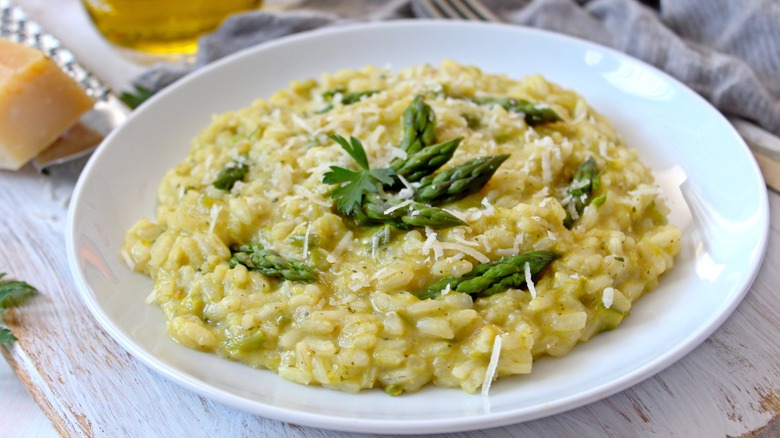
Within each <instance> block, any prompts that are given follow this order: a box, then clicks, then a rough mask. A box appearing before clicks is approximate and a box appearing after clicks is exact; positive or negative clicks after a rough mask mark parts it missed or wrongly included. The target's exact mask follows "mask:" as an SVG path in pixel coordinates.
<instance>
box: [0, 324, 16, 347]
mask: <svg viewBox="0 0 780 438" xmlns="http://www.w3.org/2000/svg"><path fill="white" fill-rule="evenodd" d="M15 340H16V336H14V334H13V333H11V330H8V329H7V328H5V327H0V344H10V343H11V342H14V341H15Z"/></svg>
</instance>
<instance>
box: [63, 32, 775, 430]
mask: <svg viewBox="0 0 780 438" xmlns="http://www.w3.org/2000/svg"><path fill="white" fill-rule="evenodd" d="M409 26H411V27H431V26H433V27H464V28H467V27H473V28H487V27H502V28H505V29H506V30H508V31H514V32H517V33H518V34H523V33H525V32H527V33H531V34H537V35H540V36H541V37H543V38H553V39H558V40H561V41H564V43H565V44H576V45H580V46H582V45H584V46H590V47H596V48H598V49H599V50H602V51H605V52H607V53H609V54H610V55H611V56H614V57H616V58H618V59H623V60H629V61H630V62H632V63H637V64H639V65H640V66H641V67H643V68H645V69H649V70H651V71H652V72H654V73H655V74H658V75H660V76H661V77H662V78H663V79H664V80H666V81H671V82H673V83H675V84H676V85H677V86H679V87H681V88H682V89H684V90H686V91H688V92H690V94H691V95H692V97H694V98H695V99H698V100H699V101H700V103H703V104H705V105H706V106H709V107H711V108H712V109H713V111H714V112H715V114H717V116H719V118H720V119H721V120H720V121H721V122H722V123H725V124H726V125H727V126H728V127H729V128H730V130H731V131H733V133H734V136H735V138H737V139H739V140H740V141H741V140H742V139H741V136H739V135H738V133H737V132H736V130H735V129H734V128H733V126H731V124H730V123H728V121H727V119H726V118H725V116H723V114H722V113H721V112H720V111H719V110H717V109H716V108H714V107H713V106H712V105H711V104H710V103H709V102H708V101H706V100H705V99H704V98H703V97H701V96H700V95H699V94H698V93H696V92H693V91H692V90H691V89H690V87H688V86H687V85H685V84H684V83H682V82H680V81H679V80H677V79H676V78H674V77H672V76H671V75H669V74H668V73H666V72H663V71H662V70H660V69H658V68H656V67H654V66H652V65H650V64H647V63H646V62H644V61H642V60H640V59H637V58H634V57H633V56H631V55H628V54H625V53H623V52H620V51H617V50H615V49H612V48H610V47H606V46H603V45H601V44H598V43H594V42H591V41H587V40H583V39H579V38H576V37H572V36H569V35H565V34H561V33H556V32H551V31H548V30H544V29H538V28H532V27H526V26H519V25H514V24H498V23H478V22H457V23H451V22H446V21H439V20H420V19H415V20H392V21H386V22H370V23H351V24H347V25H340V26H328V27H325V28H320V29H315V30H310V31H305V32H300V33H297V34H293V35H288V36H285V37H281V38H278V39H274V40H271V41H268V42H265V43H262V44H259V45H256V46H253V47H249V48H246V49H243V50H240V51H238V52H236V53H233V54H231V55H229V56H226V57H224V58H222V59H220V60H218V61H215V62H213V63H211V64H209V65H207V66H205V67H203V68H201V69H199V70H198V71H196V72H194V73H191V74H190V75H188V76H187V77H185V78H183V79H182V80H180V81H177V82H176V83H174V84H172V85H171V86H169V87H167V88H166V89H164V90H162V91H161V92H159V93H157V94H156V95H155V96H153V97H152V98H151V99H149V102H148V103H147V102H145V103H144V104H143V105H142V106H141V107H140V108H141V109H143V108H144V107H146V106H147V105H151V104H152V102H155V101H157V100H160V99H166V96H167V95H168V94H170V93H172V92H174V91H175V90H176V89H177V88H178V87H181V86H184V84H186V83H187V82H189V81H191V80H194V78H197V77H200V76H202V75H207V74H210V72H211V71H214V70H217V69H222V68H225V67H224V66H226V65H230V64H231V63H233V62H236V60H239V59H242V58H245V57H253V56H258V55H257V53H261V52H263V51H266V50H269V49H271V48H274V47H277V46H280V45H286V44H290V43H293V42H296V41H301V40H307V39H314V38H317V37H319V36H325V35H329V34H340V33H349V32H372V31H374V29H379V28H383V29H387V28H391V27H399V28H406V27H409ZM138 113H139V112H138V111H134V112H133V114H131V117H130V119H129V120H128V121H130V120H133V119H134V118H135V117H136V114H138ZM125 124H127V122H126V123H125ZM123 127H124V125H123V126H122V127H120V128H118V129H115V130H114V131H112V132H111V133H110V134H109V135H108V136H107V137H106V139H105V140H104V141H103V143H102V144H101V146H100V147H99V148H98V149H97V151H96V152H95V153H94V154H93V156H92V157H90V159H89V161H88V163H87V165H86V166H85V168H84V170H83V171H82V175H81V176H80V177H79V179H78V182H77V183H76V186H75V188H74V191H73V196H72V200H71V203H70V206H69V208H68V216H67V221H66V236H65V237H66V239H65V240H66V251H67V258H68V265H69V268H70V272H71V275H72V277H73V279H74V281H75V283H76V285H77V288H78V290H79V295H80V297H81V299H82V300H83V301H84V302H85V304H86V305H87V308H88V309H89V311H90V313H91V314H92V315H93V317H95V319H96V320H97V321H98V323H99V324H100V326H101V327H102V328H103V329H104V330H106V332H107V333H109V335H110V336H111V337H112V338H113V339H114V340H115V341H116V342H117V343H119V344H120V346H121V347H122V348H123V349H124V350H126V351H128V352H129V353H131V354H132V355H133V356H134V357H136V358H137V359H139V360H140V361H141V362H142V363H143V364H144V365H145V366H147V367H149V368H151V369H152V370H153V371H154V372H156V373H159V374H161V375H163V376H164V377H166V378H168V379H171V380H172V381H174V382H176V383H177V384H178V385H179V386H181V387H184V388H186V389H188V390H190V391H192V392H194V393H196V394H199V395H201V396H204V397H206V398H208V399H211V400H214V401H218V402H220V403H222V404H224V405H227V406H230V407H233V408H237V409H239V410H241V411H243V412H248V413H250V414H254V415H260V416H262V417H266V418H270V419H275V420H280V421H286V422H292V423H296V424H301V425H305V426H310V427H316V428H325V429H330V430H339V431H350V432H374V433H376V432H388V433H399V434H411V433H428V432H455V431H467V430H475V429H481V428H487V427H499V426H506V425H509V424H515V423H519V422H526V421H531V420H534V419H539V418H543V417H548V416H552V415H555V414H559V413H561V412H565V411H568V410H572V409H575V408H578V407H581V406H584V405H586V404H589V403H593V402H595V401H597V400H601V399H603V398H606V397H609V396H611V395H614V394H616V393H618V392H621V391H623V390H625V389H627V388H629V387H631V386H634V385H637V384H639V383H640V382H642V381H644V380H646V379H647V378H649V377H652V376H653V375H655V374H657V373H659V372H661V371H663V370H664V369H666V368H667V367H669V366H670V365H672V364H673V363H675V362H677V361H679V360H680V359H681V358H682V357H684V356H685V355H687V354H688V353H690V352H691V351H692V350H694V349H695V348H696V347H698V346H699V345H700V344H701V343H702V342H703V341H704V340H705V339H707V338H708V337H709V336H711V335H712V333H714V332H715V331H716V330H717V329H718V328H720V326H721V325H722V324H723V323H724V322H725V321H726V320H727V319H728V318H729V317H730V316H731V314H732V313H733V312H734V310H736V308H737V307H738V306H739V304H740V303H741V302H742V301H743V299H744V297H745V295H746V294H747V292H748V291H749V290H750V287H751V285H752V284H753V282H754V280H755V278H756V276H757V275H758V272H759V270H760V268H761V266H762V261H763V259H764V255H765V253H766V249H767V245H768V237H769V227H770V220H769V206H768V193H767V190H766V186H765V184H764V181H763V178H762V176H761V173H760V170H758V169H759V168H758V165H757V163H756V161H755V159H754V158H753V156H752V154H751V153H750V152H749V150H748V149H747V146H746V145H745V143H744V141H741V143H742V147H743V148H744V149H745V150H746V151H747V154H748V156H749V158H750V159H751V160H752V165H753V167H754V169H753V170H754V172H753V174H752V175H753V176H756V177H757V178H758V179H759V180H760V181H759V182H760V184H759V186H761V187H763V190H762V193H759V194H758V196H759V198H760V199H759V201H760V202H759V213H760V214H761V224H762V225H763V226H762V229H761V230H760V233H759V241H758V242H757V247H756V250H757V251H756V252H755V253H754V254H755V256H754V258H753V260H752V262H751V264H750V265H749V266H750V272H749V273H748V274H747V275H746V276H745V277H743V278H744V279H743V281H742V282H741V286H740V291H739V293H737V294H735V296H734V299H732V300H731V302H729V305H728V306H726V307H725V308H724V310H723V311H722V312H720V313H719V314H717V315H714V316H712V317H711V318H708V319H707V323H706V324H703V325H702V326H701V327H699V328H698V330H696V331H694V332H692V336H691V337H690V338H689V339H690V341H689V342H687V343H682V344H678V345H675V346H674V347H673V348H671V349H670V350H669V351H668V352H667V353H666V354H665V355H663V356H661V357H660V358H657V359H654V360H651V361H649V362H648V363H647V364H646V365H644V366H642V367H639V368H637V369H635V370H633V371H631V372H628V373H626V374H623V375H622V376H620V378H618V379H615V380H612V381H610V382H609V383H608V384H604V385H601V386H597V387H594V388H591V389H590V390H589V391H585V392H581V393H578V394H576V395H572V396H569V397H567V398H564V399H562V400H556V402H555V405H554V406H549V405H548V406H536V407H535V409H529V408H525V409H524V413H523V414H522V418H520V419H518V418H517V417H518V413H517V409H515V410H508V411H506V412H498V413H492V412H488V413H486V414H483V415H480V416H466V417H462V418H449V419H433V420H417V419H402V420H384V419H370V420H365V419H357V418H353V417H333V416H332V415H327V414H323V413H313V412H303V413H301V412H299V411H297V410H293V409H288V408H281V407H277V406H275V405H272V404H266V403H261V402H258V401H253V400H249V399H246V398H245V397H242V396H240V395H236V394H233V393H230V392H228V391H225V390H223V389H221V388H218V387H216V386H214V385H213V384H211V383H208V382H205V381H202V380H200V379H198V378H196V377H194V376H190V375H188V374H186V373H185V372H184V371H181V370H178V369H176V368H175V367H173V366H171V365H168V364H166V363H165V362H163V361H162V360H160V359H159V358H158V357H157V356H155V355H154V354H151V353H150V352H147V351H146V350H145V349H144V348H142V347H141V346H140V345H137V344H136V341H135V340H134V339H133V338H132V337H130V336H129V335H125V333H123V332H122V330H120V329H119V327H117V326H116V325H115V324H113V323H112V322H111V318H110V317H109V316H108V314H107V312H106V311H105V310H104V309H103V308H102V307H101V306H100V304H99V303H98V302H97V300H96V298H95V297H94V296H93V294H92V293H91V291H90V286H89V285H88V284H87V281H86V279H85V277H84V276H83V273H82V272H81V269H80V267H79V266H78V258H77V254H76V251H75V243H74V240H75V239H74V237H75V234H76V232H75V227H76V224H77V219H78V218H77V217H76V216H77V215H76V213H77V210H78V205H79V201H80V199H81V196H82V194H83V192H84V190H85V189H84V186H85V185H86V184H87V180H88V178H87V177H85V175H87V176H88V175H90V174H91V171H92V168H93V167H94V166H95V165H96V164H95V163H96V162H97V161H98V160H97V158H98V157H100V156H101V155H102V154H103V152H104V151H105V150H106V148H105V147H104V146H105V145H108V144H110V143H111V142H112V141H113V139H114V137H116V136H118V135H119V134H118V133H119V132H121V131H122V129H123ZM158 184H159V183H158ZM475 397H479V396H478V395H475ZM529 410H530V411H531V412H528V411H529ZM345 422H349V423H350V424H345Z"/></svg>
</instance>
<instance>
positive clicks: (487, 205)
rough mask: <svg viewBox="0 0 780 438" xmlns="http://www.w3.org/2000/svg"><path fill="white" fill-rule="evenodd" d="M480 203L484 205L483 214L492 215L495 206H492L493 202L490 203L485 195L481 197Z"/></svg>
mask: <svg viewBox="0 0 780 438" xmlns="http://www.w3.org/2000/svg"><path fill="white" fill-rule="evenodd" d="M482 205H483V206H485V210H484V214H485V216H493V213H495V212H496V209H495V207H493V204H491V203H490V200H489V199H488V198H487V196H485V197H484V198H482Z"/></svg>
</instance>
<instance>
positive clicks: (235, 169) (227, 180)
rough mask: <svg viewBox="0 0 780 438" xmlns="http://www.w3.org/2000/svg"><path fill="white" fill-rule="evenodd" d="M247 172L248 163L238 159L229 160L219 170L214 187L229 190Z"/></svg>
mask: <svg viewBox="0 0 780 438" xmlns="http://www.w3.org/2000/svg"><path fill="white" fill-rule="evenodd" d="M247 173H249V165H248V164H246V163H242V162H239V161H231V162H230V163H228V164H227V165H226V166H225V167H224V168H222V170H220V171H219V175H217V179H216V180H214V183H213V185H214V187H216V188H218V189H220V190H231V189H232V188H233V186H234V185H235V184H236V182H237V181H240V180H242V179H244V176H246V174H247Z"/></svg>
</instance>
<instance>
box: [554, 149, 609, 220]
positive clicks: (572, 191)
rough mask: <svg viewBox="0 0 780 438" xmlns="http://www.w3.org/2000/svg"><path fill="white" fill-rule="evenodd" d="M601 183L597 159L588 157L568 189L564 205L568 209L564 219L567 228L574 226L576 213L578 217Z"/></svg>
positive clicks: (578, 169)
mask: <svg viewBox="0 0 780 438" xmlns="http://www.w3.org/2000/svg"><path fill="white" fill-rule="evenodd" d="M600 185H601V178H599V170H598V168H597V167H596V160H594V159H593V157H588V158H587V159H586V160H585V161H583V162H582V164H580V166H579V167H578V168H577V171H576V172H575V173H574V179H573V180H572V182H571V184H570V185H569V188H568V189H567V190H566V192H567V193H568V196H567V197H566V200H564V203H563V207H564V209H565V210H566V218H564V219H563V225H564V226H565V227H566V228H571V227H572V225H573V224H574V213H575V212H576V213H577V217H579V216H580V215H581V214H582V212H583V210H585V206H587V205H588V203H589V202H590V201H591V194H593V192H595V191H596V190H598V188H599V186H600ZM572 210H573V211H572Z"/></svg>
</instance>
